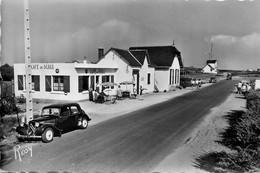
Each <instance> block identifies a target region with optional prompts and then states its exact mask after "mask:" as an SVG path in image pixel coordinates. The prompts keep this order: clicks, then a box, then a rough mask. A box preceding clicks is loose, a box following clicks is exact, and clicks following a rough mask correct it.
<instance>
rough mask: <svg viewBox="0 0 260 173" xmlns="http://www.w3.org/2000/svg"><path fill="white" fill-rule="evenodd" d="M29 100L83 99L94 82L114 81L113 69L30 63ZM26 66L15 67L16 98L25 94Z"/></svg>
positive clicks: (93, 86) (86, 65)
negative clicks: (31, 98) (30, 95)
mask: <svg viewBox="0 0 260 173" xmlns="http://www.w3.org/2000/svg"><path fill="white" fill-rule="evenodd" d="M31 69H32V90H33V91H32V97H33V98H34V99H36V100H37V99H39V100H41V101H42V100H66V101H76V100H86V99H89V90H90V89H91V88H92V89H96V87H97V85H96V83H97V82H108V81H111V82H113V80H114V74H115V71H116V70H117V69H118V68H117V67H115V66H111V65H109V64H107V65H106V66H102V65H98V64H88V63H86V62H84V63H77V62H75V63H32V64H31ZM25 80H26V78H25V64H14V83H15V96H16V97H19V96H21V95H24V96H25V94H26V85H25Z"/></svg>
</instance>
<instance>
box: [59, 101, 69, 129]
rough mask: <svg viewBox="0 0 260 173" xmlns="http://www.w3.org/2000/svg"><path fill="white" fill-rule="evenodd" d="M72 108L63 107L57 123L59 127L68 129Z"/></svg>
mask: <svg viewBox="0 0 260 173" xmlns="http://www.w3.org/2000/svg"><path fill="white" fill-rule="evenodd" d="M69 118H70V108H69V107H68V106H63V107H61V110H60V117H59V120H58V123H57V126H58V128H60V129H62V130H67V129H68V126H69Z"/></svg>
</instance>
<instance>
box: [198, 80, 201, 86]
mask: <svg viewBox="0 0 260 173" xmlns="http://www.w3.org/2000/svg"><path fill="white" fill-rule="evenodd" d="M201 83H202V82H201V79H199V82H198V85H199V87H201Z"/></svg>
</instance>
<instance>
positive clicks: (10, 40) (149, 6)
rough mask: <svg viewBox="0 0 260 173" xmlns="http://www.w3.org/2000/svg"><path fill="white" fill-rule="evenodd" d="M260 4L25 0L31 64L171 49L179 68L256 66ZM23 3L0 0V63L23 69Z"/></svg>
mask: <svg viewBox="0 0 260 173" xmlns="http://www.w3.org/2000/svg"><path fill="white" fill-rule="evenodd" d="M259 9H260V1H259V0H29V10H30V31H31V32H30V36H31V57H32V62H33V63H45V62H52V63H56V62H57V63H63V62H71V61H73V60H83V59H84V57H86V58H87V59H88V60H89V61H94V62H95V61H97V57H98V48H99V47H102V48H104V51H105V52H106V51H107V50H108V49H109V48H111V47H116V48H120V49H128V48H129V47H132V46H164V45H172V43H173V42H174V43H175V46H176V48H177V49H178V50H179V51H180V52H181V55H182V58H183V61H184V66H187V67H188V66H195V67H200V68H203V67H204V66H205V64H206V61H207V60H208V59H209V56H208V55H209V53H210V51H211V43H212V45H213V49H212V55H213V57H211V59H216V60H218V68H219V69H234V70H246V69H253V70H256V69H258V68H260V22H259V21H260V10H259ZM23 10H24V9H23V0H2V11H1V12H2V23H1V27H2V28H1V31H2V33H1V41H2V42H1V53H2V64H4V63H8V64H10V65H13V64H14V63H24V62H25V60H24V17H23Z"/></svg>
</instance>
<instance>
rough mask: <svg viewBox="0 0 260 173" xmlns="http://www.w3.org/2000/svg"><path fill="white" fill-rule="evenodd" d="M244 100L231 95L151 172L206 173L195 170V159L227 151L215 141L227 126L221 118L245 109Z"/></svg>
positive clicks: (233, 94)
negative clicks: (209, 153) (233, 111)
mask: <svg viewBox="0 0 260 173" xmlns="http://www.w3.org/2000/svg"><path fill="white" fill-rule="evenodd" d="M244 106H245V99H242V98H241V96H239V95H237V94H235V93H232V94H231V95H230V96H229V97H228V98H227V99H226V101H225V102H223V103H222V104H221V105H219V106H218V107H215V108H213V109H212V112H211V113H210V114H209V115H208V116H207V117H206V118H205V119H204V121H203V122H201V124H200V125H199V126H198V127H197V129H196V130H194V131H193V132H192V133H191V135H190V137H188V138H187V140H186V142H184V143H183V144H182V146H180V147H179V148H178V149H177V150H176V151H174V152H173V153H172V154H171V155H169V156H168V157H167V158H166V159H165V160H164V161H163V162H161V163H160V164H159V165H158V166H157V167H156V168H155V169H154V170H153V171H152V172H156V171H160V172H172V173H197V172H202V173H203V172H206V171H205V170H201V169H198V168H196V163H195V158H197V157H198V156H200V155H202V154H205V153H208V152H213V151H217V152H219V151H223V150H225V151H228V149H227V148H225V147H223V146H221V145H220V144H218V143H216V142H215V141H216V140H218V139H219V137H218V135H219V132H221V131H223V129H224V128H226V127H227V126H228V124H227V121H226V120H225V119H224V117H223V116H225V115H227V113H228V112H230V111H232V110H243V109H245V107H244Z"/></svg>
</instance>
